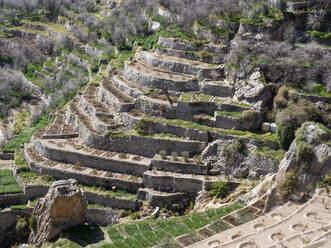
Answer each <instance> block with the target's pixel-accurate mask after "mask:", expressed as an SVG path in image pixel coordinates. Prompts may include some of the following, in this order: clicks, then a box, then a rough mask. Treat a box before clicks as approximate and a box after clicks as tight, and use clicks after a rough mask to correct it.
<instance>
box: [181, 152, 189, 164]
mask: <svg viewBox="0 0 331 248" xmlns="http://www.w3.org/2000/svg"><path fill="white" fill-rule="evenodd" d="M181 155H182V157H183V158H184V161H185V162H188V160H189V156H190V154H189V152H188V151H183V152H181Z"/></svg>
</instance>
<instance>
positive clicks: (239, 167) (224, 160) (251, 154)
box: [206, 140, 279, 179]
mask: <svg viewBox="0 0 331 248" xmlns="http://www.w3.org/2000/svg"><path fill="white" fill-rule="evenodd" d="M239 142H241V143H242V145H240V144H239V143H238V141H226V140H218V141H216V142H214V143H213V147H211V148H210V150H211V151H210V154H208V156H207V158H206V160H207V161H208V164H209V166H210V167H211V168H213V170H215V171H217V172H218V173H220V174H224V175H227V176H230V177H235V178H249V179H259V178H260V176H265V175H267V174H269V173H276V172H277V171H278V164H279V162H278V161H277V160H273V159H270V158H265V157H263V156H261V155H259V154H258V152H257V147H256V146H255V145H253V144H251V143H249V142H245V141H242V140H241V141H239ZM241 147H242V148H241Z"/></svg>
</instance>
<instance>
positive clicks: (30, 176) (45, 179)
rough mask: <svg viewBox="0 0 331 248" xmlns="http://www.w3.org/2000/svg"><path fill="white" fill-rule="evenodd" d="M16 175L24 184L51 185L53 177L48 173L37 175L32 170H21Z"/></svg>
mask: <svg viewBox="0 0 331 248" xmlns="http://www.w3.org/2000/svg"><path fill="white" fill-rule="evenodd" d="M18 176H19V177H20V179H21V180H22V182H23V183H24V185H51V184H52V183H53V182H55V179H54V178H53V177H52V176H50V175H39V174H37V173H35V172H32V171H22V172H20V173H18Z"/></svg>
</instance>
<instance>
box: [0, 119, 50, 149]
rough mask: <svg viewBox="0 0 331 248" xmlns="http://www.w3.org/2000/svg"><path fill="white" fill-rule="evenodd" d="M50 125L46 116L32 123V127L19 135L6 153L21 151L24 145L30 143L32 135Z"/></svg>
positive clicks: (12, 141)
mask: <svg viewBox="0 0 331 248" xmlns="http://www.w3.org/2000/svg"><path fill="white" fill-rule="evenodd" d="M48 123H49V120H48V116H47V115H44V116H42V118H41V119H39V120H37V121H35V122H34V123H32V125H31V127H30V128H29V129H27V130H25V131H23V132H21V133H19V134H18V135H17V136H16V137H15V138H14V139H12V140H10V142H9V143H8V144H7V145H6V146H5V147H4V149H3V151H5V152H15V151H19V150H20V148H21V145H22V144H24V143H29V142H30V139H31V137H32V135H33V134H34V133H35V132H36V131H37V130H39V129H42V128H44V127H46V126H47V125H48Z"/></svg>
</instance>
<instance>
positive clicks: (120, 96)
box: [98, 79, 135, 112]
mask: <svg viewBox="0 0 331 248" xmlns="http://www.w3.org/2000/svg"><path fill="white" fill-rule="evenodd" d="M98 99H99V100H100V101H101V102H105V103H106V104H107V105H108V106H109V107H111V108H113V109H114V110H115V111H116V112H128V111H130V109H132V108H133V105H134V102H135V99H134V98H132V97H131V96H129V95H127V94H126V93H124V92H123V91H121V90H120V89H118V88H116V86H115V84H114V83H113V82H112V81H111V80H108V79H104V80H103V81H102V82H101V84H100V87H99V91H98Z"/></svg>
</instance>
